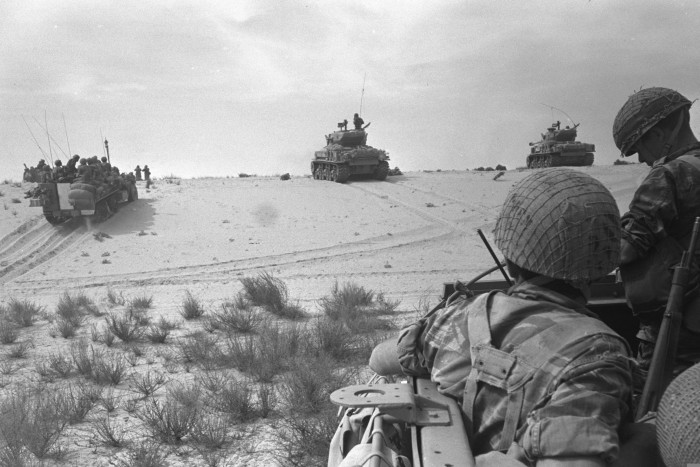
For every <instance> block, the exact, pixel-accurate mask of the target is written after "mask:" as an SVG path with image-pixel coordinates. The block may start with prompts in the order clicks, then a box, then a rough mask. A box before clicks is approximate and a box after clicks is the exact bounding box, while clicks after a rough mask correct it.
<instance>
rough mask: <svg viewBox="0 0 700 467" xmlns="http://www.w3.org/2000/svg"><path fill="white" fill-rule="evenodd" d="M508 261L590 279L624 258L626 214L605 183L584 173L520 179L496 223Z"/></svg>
mask: <svg viewBox="0 0 700 467" xmlns="http://www.w3.org/2000/svg"><path fill="white" fill-rule="evenodd" d="M494 234H495V238H496V245H498V248H500V249H501V251H502V252H503V254H504V255H505V257H506V258H507V259H509V260H510V261H512V262H513V263H515V264H516V265H518V266H520V267H521V268H524V269H527V270H529V271H532V272H534V273H537V274H541V275H543V276H547V277H552V278H555V279H563V280H569V281H590V280H595V279H598V278H600V277H602V276H604V275H605V274H607V273H609V272H610V271H612V270H613V269H614V268H615V267H616V266H617V265H618V263H619V257H620V213H619V210H618V209H617V204H616V203H615V199H614V198H613V197H612V195H611V194H610V192H609V191H608V189H607V188H605V186H603V184H602V183H600V182H599V181H597V180H596V179H594V178H593V177H591V176H589V175H586V174H584V173H582V172H577V171H575V170H571V169H565V168H555V169H546V170H539V171H537V172H535V173H533V174H532V175H529V176H527V177H526V178H524V179H523V180H521V181H520V182H519V183H517V184H516V185H515V186H514V187H513V189H512V190H511V191H510V193H509V194H508V197H507V198H506V201H505V203H504V204H503V208H502V210H501V214H500V216H499V218H498V221H497V222H496V229H495V232H494Z"/></svg>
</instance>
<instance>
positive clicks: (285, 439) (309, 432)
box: [275, 407, 338, 467]
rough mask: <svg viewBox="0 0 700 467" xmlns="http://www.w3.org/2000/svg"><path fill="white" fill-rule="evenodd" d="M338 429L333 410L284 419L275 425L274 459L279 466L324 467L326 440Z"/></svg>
mask: <svg viewBox="0 0 700 467" xmlns="http://www.w3.org/2000/svg"><path fill="white" fill-rule="evenodd" d="M336 428H338V420H337V409H336V408H333V407H328V408H327V409H325V410H324V411H322V412H321V413H318V414H316V415H313V416H299V415H296V414H292V415H288V416H285V417H284V418H283V419H282V421H281V423H280V424H279V425H278V430H277V437H276V440H277V445H276V450H275V451H276V457H277V460H278V462H279V463H280V464H281V465H290V466H299V467H301V466H308V465H326V462H327V459H328V449H329V448H330V440H331V439H332V438H333V434H334V433H335V431H336Z"/></svg>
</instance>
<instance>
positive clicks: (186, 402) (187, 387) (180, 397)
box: [167, 382, 204, 408]
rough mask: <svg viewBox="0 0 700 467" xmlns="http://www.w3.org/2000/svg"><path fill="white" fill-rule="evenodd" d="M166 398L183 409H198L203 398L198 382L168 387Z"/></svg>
mask: <svg viewBox="0 0 700 467" xmlns="http://www.w3.org/2000/svg"><path fill="white" fill-rule="evenodd" d="M167 398H168V399H169V400H172V401H175V402H177V403H178V404H180V405H182V406H183V407H192V408H200V407H201V406H202V400H203V398H204V396H203V394H202V386H201V385H200V383H199V382H191V383H176V384H172V385H170V386H168V392H167Z"/></svg>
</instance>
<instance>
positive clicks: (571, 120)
mask: <svg viewBox="0 0 700 467" xmlns="http://www.w3.org/2000/svg"><path fill="white" fill-rule="evenodd" d="M540 105H543V106H545V107H549V108H550V110H558V111H559V112H561V113H563V114H564V115H566V118H568V119H569V121H570V122H571V124H572V125H576V123H574V119H573V118H571V117H569V114H568V113H566V112H564V111H563V110H561V109H558V108H556V107H554V106H552V105H549V104H545V103H543V102H540Z"/></svg>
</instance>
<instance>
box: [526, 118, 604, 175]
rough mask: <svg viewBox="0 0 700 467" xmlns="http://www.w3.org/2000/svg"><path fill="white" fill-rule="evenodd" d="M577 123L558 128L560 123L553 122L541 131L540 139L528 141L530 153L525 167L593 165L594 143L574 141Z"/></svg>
mask: <svg viewBox="0 0 700 467" xmlns="http://www.w3.org/2000/svg"><path fill="white" fill-rule="evenodd" d="M578 126H579V124H578V123H577V124H576V125H574V126H573V128H569V127H568V126H567V127H566V128H564V129H560V123H559V122H556V123H553V124H552V126H550V127H549V128H547V133H542V139H541V140H540V141H537V142H535V143H530V154H529V155H528V156H527V167H528V168H529V169H538V168H542V167H561V166H586V165H593V158H594V157H593V153H594V152H595V145H594V144H590V143H582V142H580V141H576V134H577V128H578Z"/></svg>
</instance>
